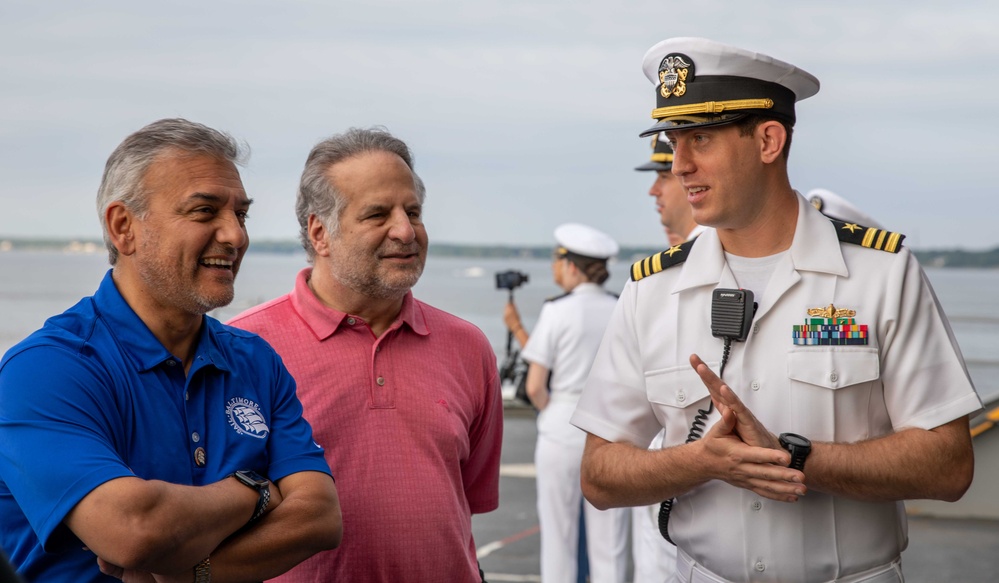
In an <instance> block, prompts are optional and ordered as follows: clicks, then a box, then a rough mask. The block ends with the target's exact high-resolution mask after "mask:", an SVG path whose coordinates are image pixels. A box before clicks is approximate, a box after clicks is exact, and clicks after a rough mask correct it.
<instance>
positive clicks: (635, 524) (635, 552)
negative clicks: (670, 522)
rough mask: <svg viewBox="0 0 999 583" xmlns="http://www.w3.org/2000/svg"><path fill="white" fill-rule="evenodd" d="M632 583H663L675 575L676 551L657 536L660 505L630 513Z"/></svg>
mask: <svg viewBox="0 0 999 583" xmlns="http://www.w3.org/2000/svg"><path fill="white" fill-rule="evenodd" d="M631 546H632V559H633V560H634V562H635V583H665V582H666V581H668V580H669V578H670V577H672V576H673V572H674V571H676V547H674V546H673V545H671V544H670V543H668V542H666V539H664V538H663V535H661V534H659V505H658V504H656V505H654V506H636V507H634V508H632V509H631Z"/></svg>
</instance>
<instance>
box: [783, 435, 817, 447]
mask: <svg viewBox="0 0 999 583" xmlns="http://www.w3.org/2000/svg"><path fill="white" fill-rule="evenodd" d="M780 438H781V439H782V440H784V443H787V444H788V445H793V446H795V447H811V446H812V442H810V441H808V440H807V439H805V438H804V437H802V436H800V435H798V434H795V433H783V434H781V436H780Z"/></svg>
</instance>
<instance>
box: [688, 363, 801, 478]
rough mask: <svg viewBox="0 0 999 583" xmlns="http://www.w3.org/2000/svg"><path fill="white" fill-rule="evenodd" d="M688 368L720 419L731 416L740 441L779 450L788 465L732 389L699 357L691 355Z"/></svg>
mask: <svg viewBox="0 0 999 583" xmlns="http://www.w3.org/2000/svg"><path fill="white" fill-rule="evenodd" d="M690 366H692V367H693V368H694V370H695V371H697V375H698V376H700V377H701V382H703V383H704V386H705V387H707V388H708V392H710V393H711V400H712V401H714V403H715V407H718V412H719V413H721V415H722V417H727V416H731V417H732V418H733V419H734V428H733V430H734V432H735V433H736V434H737V435H738V436H739V437H740V438H742V441H744V442H746V443H747V444H748V445H755V446H757V447H769V448H771V449H776V450H779V451H780V452H781V453H782V454H783V455H784V457H785V458H787V462H785V465H787V463H790V461H791V458H790V455H789V454H787V453H786V452H784V450H783V449H782V448H781V447H780V442H778V441H777V437H776V436H774V434H772V433H770V432H769V431H768V430H767V428H766V427H764V426H763V424H762V423H760V421H759V420H758V419H757V418H756V416H755V415H753V412H752V411H750V410H749V409H748V408H747V407H746V406H745V405H744V404H743V403H742V401H741V400H740V399H739V397H738V396H737V395H736V394H735V393H734V392H733V391H732V389H731V388H730V387H729V386H728V385H726V384H725V383H723V382H722V380H721V379H720V378H718V375H716V374H715V373H714V371H712V370H711V369H710V368H709V367H708V365H706V364H704V361H703V360H701V357H699V356H697V355H696V354H691V355H690Z"/></svg>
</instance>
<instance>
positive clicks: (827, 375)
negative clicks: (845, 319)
mask: <svg viewBox="0 0 999 583" xmlns="http://www.w3.org/2000/svg"><path fill="white" fill-rule="evenodd" d="M880 375H881V365H880V361H879V359H878V349H877V348H873V347H871V348H859V347H852V346H850V347H829V348H821V349H816V348H813V347H808V348H792V349H790V350H788V354H787V376H788V378H789V379H791V380H794V381H799V382H802V383H808V384H810V385H816V386H819V387H825V388H827V389H839V388H841V387H848V386H850V385H857V384H860V383H865V382H870V381H873V380H876V379H877V378H878V377H879V376H880Z"/></svg>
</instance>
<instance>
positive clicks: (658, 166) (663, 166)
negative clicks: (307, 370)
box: [635, 162, 673, 172]
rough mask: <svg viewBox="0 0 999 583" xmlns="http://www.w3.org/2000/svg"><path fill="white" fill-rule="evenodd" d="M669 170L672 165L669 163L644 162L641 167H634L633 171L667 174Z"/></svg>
mask: <svg viewBox="0 0 999 583" xmlns="http://www.w3.org/2000/svg"><path fill="white" fill-rule="evenodd" d="M671 168H673V164H672V163H670V162H646V163H645V164H642V165H641V166H635V170H641V171H648V170H655V171H656V172H669V171H670V169H671Z"/></svg>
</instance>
